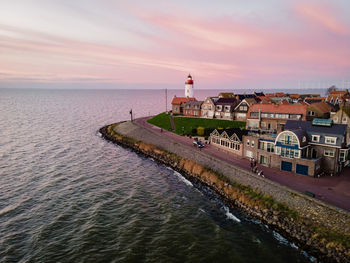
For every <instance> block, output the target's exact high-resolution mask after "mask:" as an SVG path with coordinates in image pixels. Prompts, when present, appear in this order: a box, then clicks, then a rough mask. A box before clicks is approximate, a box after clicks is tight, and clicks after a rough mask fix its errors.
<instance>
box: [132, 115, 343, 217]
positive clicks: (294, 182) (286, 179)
mask: <svg viewBox="0 0 350 263" xmlns="http://www.w3.org/2000/svg"><path fill="white" fill-rule="evenodd" d="M148 119H149V117H144V118H139V119H137V120H135V121H134V123H135V124H136V125H138V126H140V127H143V128H145V129H147V130H148V131H151V132H153V133H156V134H157V135H158V136H160V137H159V138H163V139H165V141H167V139H168V140H171V141H175V142H176V143H177V144H180V145H183V146H184V147H185V148H187V149H188V147H191V149H192V151H193V157H195V155H198V153H199V152H201V153H200V154H206V155H210V156H212V157H214V158H217V159H218V160H221V161H224V162H226V163H229V164H232V165H235V166H237V167H240V168H242V169H245V170H250V162H249V160H248V159H246V158H243V157H240V156H237V155H234V154H231V153H228V152H225V151H222V150H219V149H217V148H216V147H213V146H211V145H206V146H205V147H204V148H203V149H201V150H200V149H197V148H195V147H193V146H192V141H193V140H192V139H191V138H188V137H184V136H180V135H177V134H175V133H172V132H169V131H164V130H163V131H161V129H160V128H158V127H156V126H153V125H152V124H149V123H148V122H147V120H148ZM159 141H161V140H159ZM258 166H259V170H263V171H264V175H265V179H266V180H271V181H273V182H276V183H278V184H280V185H283V186H287V187H289V188H291V189H293V190H295V191H298V192H301V193H304V192H305V191H310V192H312V193H314V194H316V197H315V198H316V199H319V200H321V201H323V202H325V203H328V204H331V205H333V206H336V207H339V208H341V209H344V210H347V211H350V191H349V189H350V168H346V169H345V170H344V171H343V173H342V174H341V175H340V176H333V177H321V178H312V177H307V176H303V175H298V174H294V173H290V172H285V171H280V170H279V169H275V168H268V167H265V166H260V165H258Z"/></svg>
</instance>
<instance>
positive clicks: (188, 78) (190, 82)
mask: <svg viewBox="0 0 350 263" xmlns="http://www.w3.org/2000/svg"><path fill="white" fill-rule="evenodd" d="M185 84H191V85H193V79H192V76H191V74H188V77H187V80H186V82H185Z"/></svg>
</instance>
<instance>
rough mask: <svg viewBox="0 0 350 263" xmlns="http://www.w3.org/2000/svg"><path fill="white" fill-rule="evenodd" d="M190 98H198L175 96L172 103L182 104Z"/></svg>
mask: <svg viewBox="0 0 350 263" xmlns="http://www.w3.org/2000/svg"><path fill="white" fill-rule="evenodd" d="M190 100H194V101H196V98H187V97H174V98H173V100H172V102H171V104H173V105H180V104H181V103H183V102H187V101H190Z"/></svg>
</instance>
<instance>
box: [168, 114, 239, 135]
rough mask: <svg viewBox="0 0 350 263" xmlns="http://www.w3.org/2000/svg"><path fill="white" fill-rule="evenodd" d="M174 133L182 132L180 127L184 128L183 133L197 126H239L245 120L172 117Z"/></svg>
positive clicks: (208, 127)
mask: <svg viewBox="0 0 350 263" xmlns="http://www.w3.org/2000/svg"><path fill="white" fill-rule="evenodd" d="M174 122H175V127H176V131H175V132H176V133H177V134H182V127H184V128H185V134H190V133H191V132H192V129H194V128H198V127H204V128H206V129H217V128H223V129H226V128H240V127H244V126H245V122H242V121H228V120H218V119H202V118H190V117H174Z"/></svg>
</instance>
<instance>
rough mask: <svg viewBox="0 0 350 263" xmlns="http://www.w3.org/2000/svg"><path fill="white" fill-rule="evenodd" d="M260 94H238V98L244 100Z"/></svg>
mask: <svg viewBox="0 0 350 263" xmlns="http://www.w3.org/2000/svg"><path fill="white" fill-rule="evenodd" d="M256 96H258V95H255V94H236V98H238V99H239V100H244V99H245V98H255V97H256ZM261 96H265V95H261Z"/></svg>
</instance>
